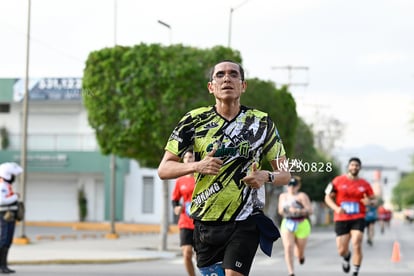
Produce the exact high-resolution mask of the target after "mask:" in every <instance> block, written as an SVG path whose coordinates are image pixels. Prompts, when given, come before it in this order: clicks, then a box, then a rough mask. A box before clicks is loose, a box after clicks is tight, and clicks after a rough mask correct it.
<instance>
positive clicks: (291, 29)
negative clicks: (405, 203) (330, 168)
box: [0, 0, 414, 150]
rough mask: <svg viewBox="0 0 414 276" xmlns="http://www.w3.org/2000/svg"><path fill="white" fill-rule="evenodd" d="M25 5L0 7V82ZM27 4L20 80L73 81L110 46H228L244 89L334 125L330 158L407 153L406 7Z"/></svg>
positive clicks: (15, 58) (374, 1)
mask: <svg viewBox="0 0 414 276" xmlns="http://www.w3.org/2000/svg"><path fill="white" fill-rule="evenodd" d="M27 3H28V0H0V39H1V43H0V78H23V77H24V76H25V70H26V45H27V40H26V38H27V21H28V20H27V18H28V9H27V7H28V4H27ZM31 3H32V4H31V21H30V22H31V24H30V28H31V39H30V59H29V60H30V62H29V76H30V77H33V78H35V77H81V76H82V73H83V69H84V64H85V61H86V59H87V56H88V53H89V52H91V51H94V50H99V49H102V48H105V47H112V46H113V45H114V44H115V43H117V44H119V45H126V46H132V45H136V44H140V43H146V44H150V43H160V44H163V45H168V44H169V43H174V44H175V43H179V44H183V45H186V46H192V47H198V48H211V47H214V46H217V45H223V46H231V47H232V48H233V49H235V50H238V51H240V53H241V56H242V59H243V66H244V68H245V70H246V73H247V77H248V78H253V77H257V78H259V79H262V80H269V81H273V82H275V83H276V84H277V85H282V84H286V83H289V82H290V83H291V84H292V86H291V92H292V94H293V96H294V98H295V100H296V102H297V110H298V113H299V115H300V116H301V117H302V118H304V120H305V121H306V122H308V123H313V124H314V125H316V126H318V125H321V124H318V123H320V122H321V121H322V118H335V119H337V120H339V121H340V122H342V123H343V125H344V129H343V136H342V137H341V139H340V141H339V144H338V146H339V147H342V148H355V147H363V146H366V145H378V146H381V147H384V148H385V149H387V150H397V149H401V148H405V147H413V146H414V143H413V142H412V141H414V124H413V125H410V123H409V121H410V119H411V118H414V66H413V64H414V35H413V34H414V17H413V11H414V1H411V0H363V1H361V0H346V1H342V0H290V1H283V0H247V1H246V0H210V1H194V0H151V1H139V0H59V1H56V0H31ZM231 9H232V10H233V12H231ZM230 15H231V20H230ZM158 20H161V21H163V22H165V23H167V24H168V25H169V26H170V28H167V27H166V26H164V25H161V24H159V23H158ZM230 22H231V28H230ZM230 30H231V31H230ZM288 67H291V68H292V69H291V70H288V69H287V68H288ZM289 72H290V77H289ZM254 92H255V91H249V90H248V89H247V92H246V93H254ZM206 93H207V91H206ZM275 121H276V123H277V120H275ZM410 128H411V129H412V130H410Z"/></svg>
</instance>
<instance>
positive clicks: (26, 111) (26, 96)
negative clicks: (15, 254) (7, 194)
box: [14, 0, 32, 244]
mask: <svg viewBox="0 0 414 276" xmlns="http://www.w3.org/2000/svg"><path fill="white" fill-rule="evenodd" d="M31 6H32V3H31V0H28V7H27V41H26V76H25V78H26V79H25V88H24V97H23V126H22V145H21V156H20V163H21V164H20V165H21V167H22V169H23V173H22V174H21V178H20V180H21V183H20V185H21V189H20V190H21V192H20V196H21V198H20V200H21V201H22V202H23V203H25V200H26V183H27V122H28V117H29V61H30V58H29V54H30V16H31ZM20 223H21V228H20V237H18V238H15V239H14V241H15V242H16V243H18V244H28V243H29V242H30V240H29V238H27V237H26V234H25V229H26V224H25V220H24V219H23V220H22V221H21V222H20Z"/></svg>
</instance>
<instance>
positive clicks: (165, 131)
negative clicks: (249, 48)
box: [82, 44, 241, 167]
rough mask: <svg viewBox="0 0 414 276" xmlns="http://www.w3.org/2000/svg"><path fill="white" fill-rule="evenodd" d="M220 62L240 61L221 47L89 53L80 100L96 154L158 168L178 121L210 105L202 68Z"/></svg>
mask: <svg viewBox="0 0 414 276" xmlns="http://www.w3.org/2000/svg"><path fill="white" fill-rule="evenodd" d="M221 59H232V60H235V61H237V62H241V57H240V54H239V53H238V52H236V51H233V50H231V49H228V48H224V47H215V48H212V49H207V50H201V49H196V48H192V47H184V46H182V45H173V46H169V47H161V46H160V45H158V44H152V45H145V44H140V45H137V46H134V47H121V46H117V47H114V48H106V49H102V50H99V51H95V52H92V53H90V54H89V56H88V59H87V61H86V67H85V70H84V76H83V89H84V91H85V92H86V93H83V94H82V95H83V100H84V104H85V107H86V109H87V111H88V120H89V123H90V125H91V127H92V128H93V129H95V131H96V137H97V140H98V143H99V146H100V149H101V151H102V153H103V154H110V153H113V154H115V155H117V156H121V157H127V158H131V159H135V160H138V161H139V162H140V164H141V165H143V166H147V167H156V166H158V163H159V161H160V158H161V156H162V155H163V152H164V146H165V143H166V141H167V139H168V137H169V135H170V134H171V131H172V129H173V127H174V126H175V125H176V123H177V122H178V120H179V119H180V118H181V117H182V116H183V115H184V114H185V112H187V111H188V110H189V109H191V108H194V107H196V106H201V105H210V104H212V98H211V95H209V93H208V91H207V88H206V81H207V78H208V69H209V68H210V67H211V66H213V65H214V64H215V62H217V60H221Z"/></svg>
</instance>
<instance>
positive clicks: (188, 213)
mask: <svg viewBox="0 0 414 276" xmlns="http://www.w3.org/2000/svg"><path fill="white" fill-rule="evenodd" d="M190 210H191V202H186V203H185V213H186V214H187V216H190Z"/></svg>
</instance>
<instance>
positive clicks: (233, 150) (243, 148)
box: [206, 141, 250, 158]
mask: <svg viewBox="0 0 414 276" xmlns="http://www.w3.org/2000/svg"><path fill="white" fill-rule="evenodd" d="M213 148H214V144H209V145H208V146H207V149H206V151H207V152H210V151H212V150H213ZM249 150H250V143H249V141H243V142H241V143H239V145H238V146H236V147H226V146H225V145H223V144H222V145H221V146H220V147H219V148H217V151H216V153H215V154H214V157H225V156H237V154H239V155H240V156H243V157H245V158H248V157H249Z"/></svg>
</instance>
